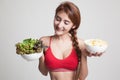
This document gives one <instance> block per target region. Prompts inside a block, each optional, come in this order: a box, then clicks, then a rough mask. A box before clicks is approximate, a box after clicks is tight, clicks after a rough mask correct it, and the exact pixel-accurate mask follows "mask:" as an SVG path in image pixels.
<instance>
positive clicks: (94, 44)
mask: <svg viewBox="0 0 120 80" xmlns="http://www.w3.org/2000/svg"><path fill="white" fill-rule="evenodd" d="M84 42H85V46H86V50H87V51H88V52H90V53H96V52H100V53H103V52H105V51H106V49H107V47H108V44H107V42H106V41H104V40H101V39H87V40H85V41H84Z"/></svg>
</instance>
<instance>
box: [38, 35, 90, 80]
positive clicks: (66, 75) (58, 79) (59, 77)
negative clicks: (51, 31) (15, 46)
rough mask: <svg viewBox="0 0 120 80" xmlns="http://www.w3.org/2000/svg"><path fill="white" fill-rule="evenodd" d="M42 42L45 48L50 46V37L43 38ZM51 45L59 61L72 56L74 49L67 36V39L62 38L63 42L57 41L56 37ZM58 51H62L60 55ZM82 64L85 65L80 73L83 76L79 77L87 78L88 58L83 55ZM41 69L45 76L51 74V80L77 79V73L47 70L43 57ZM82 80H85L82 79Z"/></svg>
mask: <svg viewBox="0 0 120 80" xmlns="http://www.w3.org/2000/svg"><path fill="white" fill-rule="evenodd" d="M67 37H68V39H67ZM41 40H42V41H43V43H44V45H45V46H49V40H50V37H43V38H41ZM79 42H80V43H81V42H82V40H79ZM61 43H62V44H61ZM51 44H52V45H51V48H52V51H53V55H54V56H55V57H56V58H57V59H61V60H62V59H65V58H67V57H68V56H69V55H70V52H71V48H72V41H71V40H70V37H69V36H66V38H65V39H64V38H63V39H62V38H61V40H60V38H59V39H56V37H55V38H53V39H52V42H51ZM56 44H57V46H58V47H57V48H55V47H56ZM67 44H68V45H67ZM69 44H70V45H69ZM80 45H81V46H82V45H83V44H80ZM66 48H67V50H66ZM46 50H47V48H45V51H46ZM58 51H60V52H59V53H58ZM82 51H84V50H82ZM81 63H83V64H82V66H83V67H81V72H80V73H81V74H80V75H79V77H80V76H82V77H80V78H83V77H86V76H87V70H88V69H87V58H86V56H85V55H83V57H82V60H81ZM39 69H40V71H41V73H42V74H43V75H47V74H48V72H49V73H50V78H51V80H75V77H76V71H67V72H53V71H49V70H48V69H47V67H46V65H45V64H44V56H42V57H41V58H40V62H39ZM83 74H84V75H83ZM80 80H84V79H80Z"/></svg>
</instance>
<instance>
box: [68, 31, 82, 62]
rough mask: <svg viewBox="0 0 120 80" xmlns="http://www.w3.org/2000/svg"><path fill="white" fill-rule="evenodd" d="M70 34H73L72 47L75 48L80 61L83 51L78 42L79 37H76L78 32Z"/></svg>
mask: <svg viewBox="0 0 120 80" xmlns="http://www.w3.org/2000/svg"><path fill="white" fill-rule="evenodd" d="M70 34H71V36H72V37H71V40H72V45H73V47H74V48H75V50H76V52H77V56H78V61H80V59H81V50H80V48H79V46H78V41H77V36H76V34H77V33H76V30H73V29H72V30H70Z"/></svg>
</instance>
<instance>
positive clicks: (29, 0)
mask: <svg viewBox="0 0 120 80" xmlns="http://www.w3.org/2000/svg"><path fill="white" fill-rule="evenodd" d="M62 1H64V0H0V54H1V55H0V80H50V78H49V75H48V76H47V77H45V76H43V75H41V73H40V72H39V70H38V60H36V61H32V62H28V61H26V60H24V59H23V58H21V56H19V55H17V54H16V53H15V43H17V42H18V41H21V40H23V39H25V38H30V37H32V38H40V37H41V36H46V35H52V34H53V33H54V30H53V18H54V12H55V9H56V7H57V6H58V4H59V3H60V2H62ZM70 1H72V2H74V3H75V4H76V5H77V6H78V7H79V8H80V11H81V16H82V23H81V26H80V28H79V30H78V37H79V38H82V39H90V38H99V39H103V40H106V41H107V42H108V44H109V47H108V49H107V51H106V53H104V54H103V55H102V56H101V57H89V58H88V67H89V75H88V77H87V80H120V77H119V76H120V70H119V68H120V62H118V61H120V58H119V56H120V55H119V45H120V43H119V41H120V38H119V34H120V32H119V26H120V24H119V23H120V0H70Z"/></svg>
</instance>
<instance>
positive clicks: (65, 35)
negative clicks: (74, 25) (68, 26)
mask: <svg viewBox="0 0 120 80" xmlns="http://www.w3.org/2000/svg"><path fill="white" fill-rule="evenodd" d="M54 38H55V39H57V40H62V41H66V40H70V34H64V35H54Z"/></svg>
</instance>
